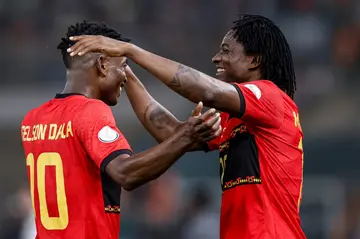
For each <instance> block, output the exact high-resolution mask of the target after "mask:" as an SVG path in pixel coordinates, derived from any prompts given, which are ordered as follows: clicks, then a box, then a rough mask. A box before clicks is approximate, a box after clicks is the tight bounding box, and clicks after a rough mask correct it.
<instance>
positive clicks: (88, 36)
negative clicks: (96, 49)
mask: <svg viewBox="0 0 360 239" xmlns="http://www.w3.org/2000/svg"><path fill="white" fill-rule="evenodd" d="M95 37H96V36H94V35H80V36H71V37H69V39H70V41H79V40H82V39H91V38H95Z"/></svg>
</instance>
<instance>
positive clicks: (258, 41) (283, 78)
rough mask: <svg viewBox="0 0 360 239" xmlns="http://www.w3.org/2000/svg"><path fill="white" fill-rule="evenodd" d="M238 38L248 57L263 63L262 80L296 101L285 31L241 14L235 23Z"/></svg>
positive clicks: (263, 20)
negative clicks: (268, 81)
mask: <svg viewBox="0 0 360 239" xmlns="http://www.w3.org/2000/svg"><path fill="white" fill-rule="evenodd" d="M232 30H233V31H234V38H235V39H236V40H237V42H239V43H241V44H242V45H243V46H244V50H245V54H246V55H253V56H256V57H255V59H254V60H255V61H258V63H260V66H259V67H260V70H261V77H262V78H263V79H266V80H270V81H272V82H274V83H275V84H276V85H277V86H278V87H279V88H280V89H282V90H283V91H284V92H286V93H287V94H288V95H289V96H290V97H291V98H292V99H293V98H294V94H295V90H296V78H295V71H294V64H293V59H292V54H291V50H290V46H289V44H288V43H287V41H286V38H285V36H284V34H283V33H282V32H281V30H280V29H279V28H278V27H277V26H276V25H275V24H274V23H273V22H272V21H271V20H269V19H268V18H266V17H263V16H259V15H249V14H241V15H239V19H238V20H237V21H235V22H234V27H233V28H232Z"/></svg>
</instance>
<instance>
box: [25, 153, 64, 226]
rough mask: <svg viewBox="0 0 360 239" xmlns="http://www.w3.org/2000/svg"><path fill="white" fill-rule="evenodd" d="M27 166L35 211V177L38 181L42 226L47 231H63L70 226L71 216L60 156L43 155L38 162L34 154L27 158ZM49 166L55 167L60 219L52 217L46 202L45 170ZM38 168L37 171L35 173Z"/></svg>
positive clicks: (53, 154) (56, 154)
mask: <svg viewBox="0 0 360 239" xmlns="http://www.w3.org/2000/svg"><path fill="white" fill-rule="evenodd" d="M26 165H27V166H29V169H30V173H29V177H30V192H31V200H32V204H33V208H34V213H35V215H36V211H35V203H34V192H35V191H34V190H35V188H34V187H35V177H36V181H37V185H36V187H37V191H38V194H39V195H38V196H39V213H40V221H41V224H42V225H43V226H44V228H45V229H47V230H63V229H65V228H66V227H67V226H68V224H69V214H68V207H67V202H66V195H65V184H64V170H63V164H62V160H61V157H60V154H58V153H55V152H48V153H42V154H40V155H39V157H38V158H37V160H36V165H35V159H34V155H33V154H32V153H30V154H28V156H27V157H26ZM47 166H53V167H55V172H56V173H55V175H56V176H55V177H56V194H57V195H56V196H57V203H58V212H59V216H58V217H50V216H49V211H48V205H47V202H46V190H45V185H46V183H45V178H46V177H45V171H46V170H45V169H46V167H47ZM35 168H36V171H35Z"/></svg>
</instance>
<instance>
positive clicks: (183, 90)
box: [127, 44, 240, 114]
mask: <svg viewBox="0 0 360 239" xmlns="http://www.w3.org/2000/svg"><path fill="white" fill-rule="evenodd" d="M127 56H128V57H129V58H130V59H132V60H133V61H134V62H135V63H136V64H138V65H140V66H141V67H143V68H144V69H146V70H147V71H148V72H150V73H151V74H153V75H154V76H155V77H157V78H158V79H159V80H161V81H162V82H163V83H164V84H165V85H167V86H168V87H170V88H171V89H172V90H174V91H176V92H177V93H179V94H180V95H182V96H183V97H185V98H187V99H189V100H190V101H192V102H195V103H196V102H199V101H202V102H204V105H205V106H208V107H214V108H215V109H218V110H220V111H224V112H228V113H233V114H237V113H239V112H240V99H239V93H238V92H237V90H236V88H235V87H234V86H232V85H231V84H228V83H225V82H222V81H219V80H217V79H215V78H213V77H211V76H208V75H206V74H204V73H202V72H200V71H198V70H195V69H193V68H191V67H188V66H185V65H182V64H180V63H177V62H175V61H172V60H169V59H166V58H164V57H161V56H158V55H155V54H153V53H151V52H148V51H146V50H144V49H141V48H139V47H137V46H135V45H130V44H129V45H128V50H127Z"/></svg>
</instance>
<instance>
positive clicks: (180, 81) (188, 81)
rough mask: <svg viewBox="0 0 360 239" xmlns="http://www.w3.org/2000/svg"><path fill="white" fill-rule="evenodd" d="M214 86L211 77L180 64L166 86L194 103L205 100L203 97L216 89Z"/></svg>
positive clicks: (213, 80) (214, 82)
mask: <svg viewBox="0 0 360 239" xmlns="http://www.w3.org/2000/svg"><path fill="white" fill-rule="evenodd" d="M216 84H217V82H216V80H215V79H213V78H212V77H210V76H208V75H206V74H203V73H201V72H200V71H197V70H195V69H193V68H191V67H188V66H184V65H181V64H180V65H179V67H178V69H177V71H176V74H175V76H174V78H173V79H172V80H171V81H170V82H169V83H168V86H169V87H170V88H171V89H173V90H174V91H176V92H178V93H179V94H180V95H182V96H184V97H185V98H187V99H189V100H191V101H194V102H196V101H200V100H202V101H203V100H206V98H205V99H204V96H206V94H207V93H210V92H209V91H211V90H214V89H216V88H215V86H216Z"/></svg>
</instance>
